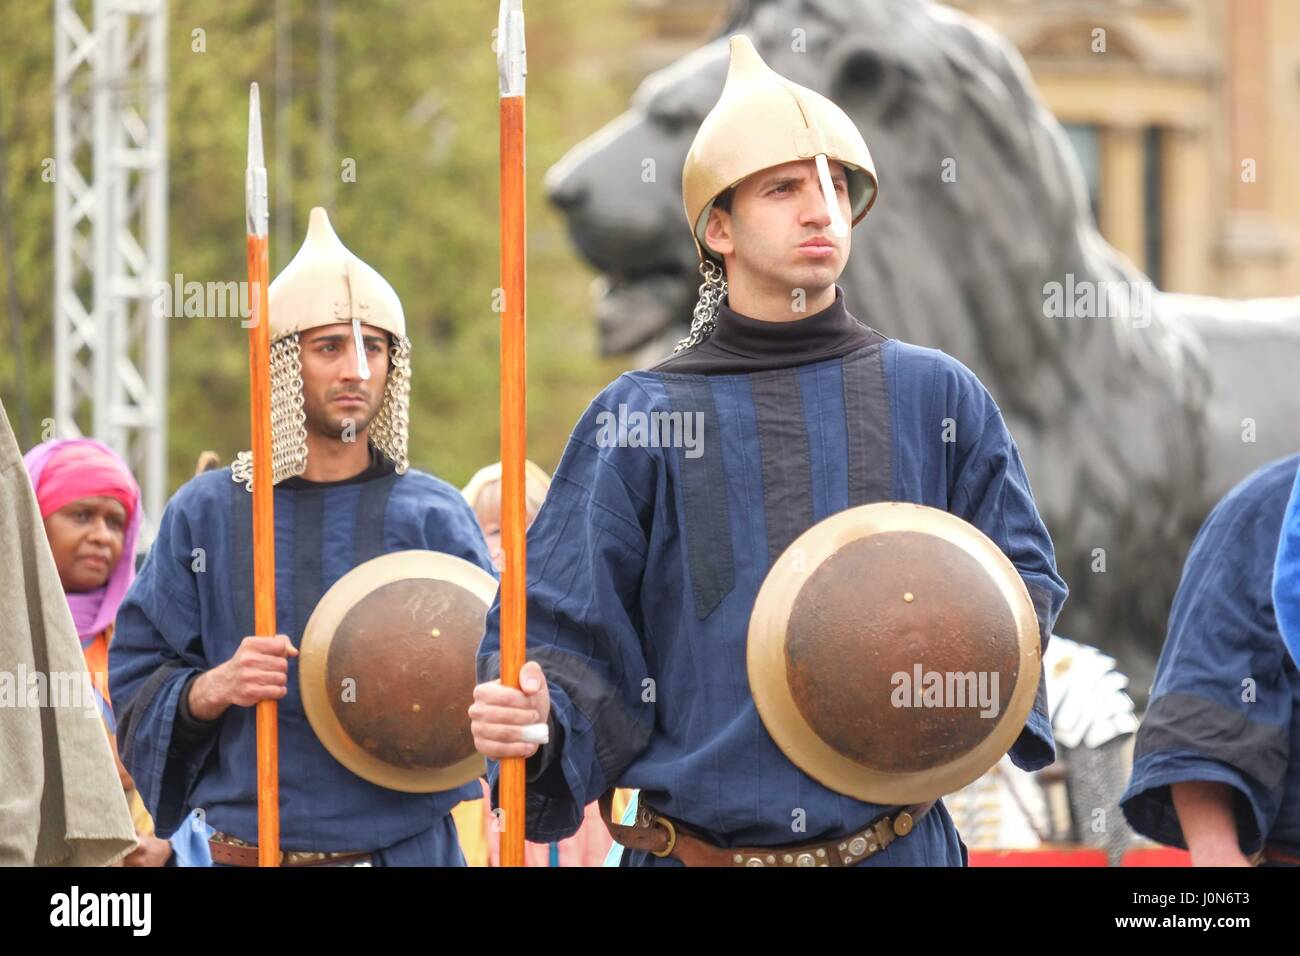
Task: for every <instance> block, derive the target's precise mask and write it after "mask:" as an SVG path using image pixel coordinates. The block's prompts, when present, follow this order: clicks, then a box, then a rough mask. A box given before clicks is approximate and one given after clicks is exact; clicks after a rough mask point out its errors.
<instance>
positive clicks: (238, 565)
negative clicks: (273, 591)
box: [209, 481, 254, 663]
mask: <svg viewBox="0 0 1300 956" xmlns="http://www.w3.org/2000/svg"><path fill="white" fill-rule="evenodd" d="M230 556H231V563H232V567H231V569H230V590H231V592H232V593H233V594H234V598H235V623H236V624H237V625H238V629H239V633H240V635H241V636H243V637H247V636H249V635H251V634H253V633H254V631H253V495H252V494H251V493H250V492H249V491H248V489H247V488H246V487H245V486H244V485H242V484H240V483H239V482H235V481H232V482H231V483H230ZM209 570H212V569H209ZM218 663H220V662H218Z"/></svg>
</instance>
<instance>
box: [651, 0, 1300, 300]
mask: <svg viewBox="0 0 1300 956" xmlns="http://www.w3.org/2000/svg"><path fill="white" fill-rule="evenodd" d="M947 2H948V5H949V6H952V7H954V8H956V9H959V10H962V11H963V12H965V13H968V14H970V15H972V16H974V17H976V18H977V19H979V20H981V21H983V22H985V23H987V24H988V25H989V26H990V27H992V28H993V29H994V30H996V31H997V32H998V33H999V34H1001V35H1002V36H1003V37H1005V38H1007V39H1008V40H1010V42H1011V43H1013V44H1014V45H1015V46H1016V47H1017V48H1018V49H1019V50H1020V53H1021V55H1022V56H1024V58H1025V62H1026V63H1027V64H1028V67H1029V70H1030V73H1031V74H1032V75H1033V77H1034V81H1035V83H1036V85H1037V87H1038V89H1039V92H1040V94H1041V96H1042V97H1043V100H1044V101H1045V103H1046V104H1047V106H1048V108H1049V109H1051V111H1052V112H1053V113H1054V114H1055V115H1056V117H1057V118H1058V119H1059V120H1060V121H1061V123H1062V124H1063V125H1064V126H1065V128H1066V132H1067V133H1068V134H1069V137H1070V140H1071V142H1072V143H1073V144H1074V146H1075V150H1076V152H1077V153H1078V156H1079V160H1080V163H1081V165H1082V167H1083V170H1084V175H1085V178H1086V181H1087V183H1088V190H1089V194H1090V198H1091V200H1092V208H1093V213H1094V216H1095V217H1096V219H1097V223H1098V226H1099V227H1100V229H1101V232H1102V234H1103V235H1104V236H1105V237H1106V239H1107V240H1108V241H1109V242H1110V243H1111V244H1112V245H1113V246H1115V247H1116V248H1117V249H1119V250H1120V251H1122V252H1124V253H1125V254H1126V255H1127V256H1128V257H1129V258H1130V259H1132V261H1133V262H1134V263H1135V264H1136V265H1137V266H1138V267H1139V268H1140V269H1142V270H1143V271H1144V272H1146V273H1147V275H1149V276H1150V277H1151V278H1152V279H1153V280H1154V281H1155V283H1156V285H1157V286H1158V287H1159V288H1162V289H1167V290H1170V291H1175V292H1196V293H1203V294H1208V295H1221V296H1228V297H1234V298H1237V297H1250V296H1279V295H1295V294H1300V177H1296V176H1294V175H1289V173H1290V171H1291V170H1292V169H1293V168H1294V166H1295V164H1296V157H1297V155H1298V154H1300V2H1296V0H947ZM630 3H631V6H632V8H633V10H634V16H636V17H637V18H638V19H641V20H642V21H643V23H644V27H645V33H646V35H647V41H648V42H647V44H646V46H645V47H644V48H643V49H642V50H641V54H642V57H643V58H644V60H645V61H646V62H644V63H643V64H641V65H644V66H645V68H646V70H647V72H648V71H649V70H652V69H655V68H657V67H659V66H663V65H665V64H666V63H668V62H671V61H672V60H674V59H676V58H677V57H678V56H681V55H682V54H684V53H685V52H687V51H688V50H690V49H692V48H694V47H695V46H698V45H699V43H700V42H701V40H702V39H703V38H705V37H707V36H710V35H711V34H712V32H714V31H716V30H718V29H719V28H720V27H721V25H722V24H723V23H724V22H725V20H726V12H727V10H728V9H729V8H730V6H731V5H730V3H728V2H726V0H630Z"/></svg>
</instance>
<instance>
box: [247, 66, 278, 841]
mask: <svg viewBox="0 0 1300 956" xmlns="http://www.w3.org/2000/svg"><path fill="white" fill-rule="evenodd" d="M244 187H245V211H246V214H247V220H248V308H249V313H250V316H249V326H248V395H249V400H248V407H249V414H250V417H251V424H252V445H251V448H252V450H253V630H254V631H255V632H256V633H257V634H258V635H259V636H261V637H272V636H274V635H275V515H274V510H273V498H272V494H273V492H272V470H271V469H272V463H271V345H270V308H269V305H268V287H269V285H270V270H271V265H270V255H269V253H268V247H267V239H268V237H267V220H268V218H269V217H268V214H267V183H266V160H265V158H264V156H263V151H262V105H261V98H260V97H259V95H258V90H257V84H256V83H254V84H253V85H252V88H251V89H250V90H249V98H248V171H247V173H246V174H245V179H244ZM276 717H277V710H276V702H275V701H274V700H261V701H258V703H257V862H258V865H259V866H279V863H280V773H279V763H280V759H279V741H278V736H277V720H276Z"/></svg>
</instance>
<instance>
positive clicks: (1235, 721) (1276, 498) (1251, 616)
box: [1120, 456, 1300, 865]
mask: <svg viewBox="0 0 1300 956" xmlns="http://www.w3.org/2000/svg"><path fill="white" fill-rule="evenodd" d="M1298 465H1300V456H1292V457H1289V458H1284V459H1281V460H1279V461H1275V462H1273V463H1272V464H1269V465H1266V466H1264V467H1263V468H1261V469H1259V470H1258V471H1256V472H1255V473H1253V474H1252V475H1250V476H1249V477H1247V478H1246V479H1245V480H1244V481H1242V482H1241V483H1240V484H1238V485H1237V486H1236V487H1235V488H1233V489H1232V491H1230V492H1229V493H1228V495H1227V496H1226V497H1225V498H1224V499H1223V500H1222V501H1220V502H1219V504H1218V505H1216V506H1215V508H1214V510H1213V511H1211V512H1210V516H1209V517H1208V518H1207V519H1206V521H1205V524H1204V525H1203V526H1202V527H1201V530H1200V532H1199V533H1198V534H1197V536H1196V539H1195V540H1194V541H1193V543H1192V548H1191V551H1190V552H1189V553H1188V555H1187V562H1186V564H1185V565H1184V567H1183V576H1182V580H1181V581H1180V582H1179V586H1178V591H1177V593H1176V594H1175V596H1174V603H1173V607H1172V609H1171V611H1170V616H1169V633H1168V636H1167V637H1166V639H1165V645H1164V648H1163V649H1162V650H1161V653H1160V662H1159V664H1158V666H1157V669H1156V677H1155V682H1154V684H1153V685H1152V689H1151V701H1150V704H1149V706H1148V708H1147V712H1146V714H1145V715H1144V716H1143V719H1142V725H1141V727H1140V728H1139V730H1138V734H1137V739H1136V741H1135V745H1134V759H1133V773H1132V776H1131V777H1130V779H1129V784H1128V788H1127V790H1126V791H1125V793H1124V796H1123V797H1122V798H1121V802H1120V805H1121V807H1122V808H1123V811H1124V815H1125V817H1127V819H1128V821H1129V823H1130V824H1131V825H1132V827H1133V829H1134V830H1136V831H1137V832H1138V833H1141V834H1143V835H1144V836H1147V837H1149V838H1150V839H1152V840H1156V841H1158V842H1160V843H1165V844H1168V845H1170V846H1175V847H1181V848H1184V849H1189V850H1191V854H1192V863H1193V864H1194V865H1198V864H1204V865H1228V864H1234V863H1235V864H1237V865H1246V864H1247V863H1248V862H1251V861H1252V858H1254V859H1261V858H1262V859H1264V860H1267V861H1270V862H1272V861H1276V862H1279V863H1287V862H1291V863H1300V673H1297V670H1296V664H1295V661H1294V659H1292V658H1291V656H1290V654H1289V653H1288V652H1287V648H1286V646H1285V644H1284V643H1283V641H1282V637H1281V634H1280V633H1279V631H1278V620H1279V615H1277V614H1275V612H1274V598H1273V589H1274V566H1275V564H1276V563H1277V562H1278V559H1279V540H1280V537H1281V532H1282V526H1283V517H1284V515H1285V514H1286V511H1287V502H1288V500H1289V498H1290V497H1291V494H1292V488H1293V486H1294V485H1295V483H1296V479H1297V475H1296V472H1297V466H1298ZM1291 600H1293V601H1294V600H1295V598H1294V596H1293V595H1292V596H1291Z"/></svg>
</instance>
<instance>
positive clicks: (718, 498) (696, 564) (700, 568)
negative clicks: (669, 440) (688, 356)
mask: <svg viewBox="0 0 1300 956" xmlns="http://www.w3.org/2000/svg"><path fill="white" fill-rule="evenodd" d="M663 384H664V389H665V390H666V391H667V392H668V401H669V404H670V405H671V406H672V410H673V411H675V412H681V414H682V415H683V416H685V415H694V414H695V413H697V412H698V413H700V414H701V415H702V416H703V431H702V433H701V438H703V436H704V435H708V436H710V437H709V438H708V439H707V441H708V442H711V443H712V445H711V448H707V447H706V450H705V452H704V454H702V455H700V456H699V457H698V458H688V457H687V456H686V451H687V450H686V449H685V448H678V449H677V455H678V460H679V461H680V462H681V475H682V499H683V507H684V509H685V514H684V518H685V520H684V522H683V524H684V526H685V528H686V553H687V559H688V561H689V563H690V567H691V588H692V590H693V591H694V596H695V614H696V616H697V617H699V618H705V617H708V616H709V614H711V613H712V612H713V610H714V609H715V608H716V607H717V606H718V604H719V603H720V602H721V601H722V599H723V598H724V597H726V595H727V593H728V592H729V591H730V590H731V587H732V584H733V583H734V582H735V578H736V563H735V557H734V555H733V553H732V545H731V507H730V505H729V504H728V502H727V487H726V474H725V472H724V470H723V462H722V441H721V432H720V431H719V428H718V409H717V405H716V404H715V403H714V401H713V388H712V386H710V385H709V383H708V382H707V381H706V380H704V379H695V380H690V379H669V378H665V379H664V380H663Z"/></svg>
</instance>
